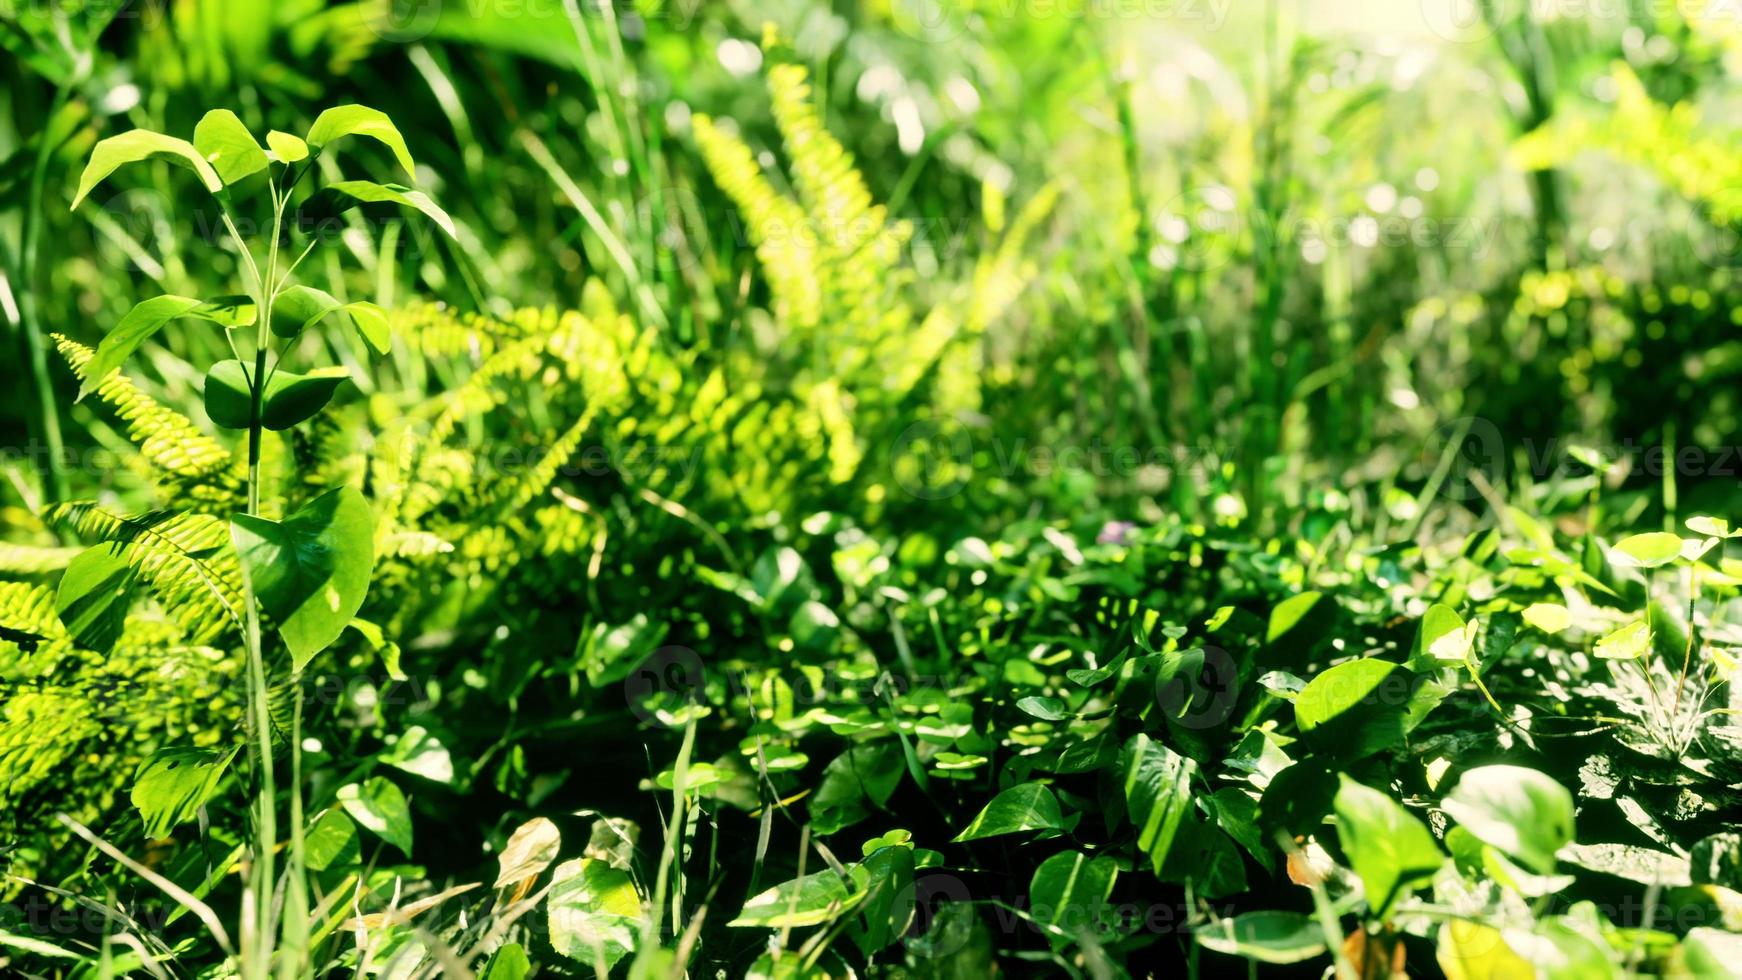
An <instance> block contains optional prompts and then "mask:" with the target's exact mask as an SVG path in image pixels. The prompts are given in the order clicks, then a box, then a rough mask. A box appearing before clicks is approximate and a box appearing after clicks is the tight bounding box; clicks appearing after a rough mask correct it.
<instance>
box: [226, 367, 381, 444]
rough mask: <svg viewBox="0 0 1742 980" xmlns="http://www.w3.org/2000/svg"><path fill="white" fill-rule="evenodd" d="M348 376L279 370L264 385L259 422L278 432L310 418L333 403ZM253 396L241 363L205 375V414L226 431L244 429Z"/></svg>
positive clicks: (333, 371) (337, 371)
mask: <svg viewBox="0 0 1742 980" xmlns="http://www.w3.org/2000/svg"><path fill="white" fill-rule="evenodd" d="M349 378H350V373H349V372H347V371H346V370H345V369H344V368H341V367H330V368H317V369H316V370H314V371H310V372H309V373H308V374H294V373H292V372H290V371H284V370H279V371H275V372H273V373H272V375H271V377H270V378H269V379H268V380H267V382H266V395H265V397H264V398H262V399H261V405H260V422H261V424H262V425H264V426H265V427H266V428H268V429H271V430H273V431H274V432H279V431H282V430H284V429H288V428H290V427H291V426H293V425H296V424H298V423H301V422H305V421H307V420H308V419H310V418H313V417H314V416H315V414H316V413H317V412H319V411H320V410H321V409H323V408H325V407H326V406H327V402H329V401H332V398H333V393H334V392H335V391H337V390H338V387H339V385H341V384H343V383H344V382H345V381H347V380H349ZM252 397H253V395H252V392H250V390H249V387H248V375H247V373H246V372H245V371H244V370H243V367H242V362H240V361H237V360H227V361H219V362H218V363H216V364H214V365H212V369H211V371H209V372H207V374H206V393H205V399H206V414H207V415H208V416H210V417H211V419H212V421H213V422H214V423H216V424H217V425H221V426H223V427H224V428H226V429H246V428H248V426H249V422H250V418H249V417H250V416H251V415H252V414H253V410H254V406H253V402H252Z"/></svg>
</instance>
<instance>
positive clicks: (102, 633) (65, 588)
mask: <svg viewBox="0 0 1742 980" xmlns="http://www.w3.org/2000/svg"><path fill="white" fill-rule="evenodd" d="M136 581H137V573H136V572H135V571H134V569H133V567H132V566H131V565H129V564H128V563H127V558H126V556H125V555H124V554H123V553H122V550H121V547H120V546H119V545H115V544H100V545H97V546H96V547H94V548H91V549H90V550H88V551H86V552H84V553H83V554H81V555H79V556H78V557H77V558H74V559H73V560H72V562H70V563H69V564H68V565H67V570H66V571H65V572H64V573H62V574H61V579H60V590H59V591H58V592H57V593H56V594H55V600H54V605H55V612H57V613H58V614H59V615H60V620H61V622H62V623H64V624H65V625H66V628H67V632H68V633H71V634H72V636H73V639H74V640H75V641H76V642H77V643H78V644H79V646H81V647H84V648H85V649H87V650H95V651H97V652H98V653H108V652H109V651H110V650H111V649H113V648H114V646H115V641H116V640H118V639H120V638H121V628H122V626H123V624H124V623H125V622H126V620H127V607H128V604H129V603H130V602H131V601H132V597H133V586H134V584H135V582H136Z"/></svg>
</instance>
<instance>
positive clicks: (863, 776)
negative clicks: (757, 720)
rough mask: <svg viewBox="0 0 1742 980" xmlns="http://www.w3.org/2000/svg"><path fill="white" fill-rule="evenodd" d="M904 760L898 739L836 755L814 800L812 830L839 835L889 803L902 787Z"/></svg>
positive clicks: (856, 747) (826, 769) (811, 800)
mask: <svg viewBox="0 0 1742 980" xmlns="http://www.w3.org/2000/svg"><path fill="white" fill-rule="evenodd" d="M904 761H905V760H904V759H903V757H902V752H901V746H900V745H899V744H898V743H897V742H896V741H895V740H894V739H883V740H881V741H876V742H867V743H865V744H863V745H856V746H854V747H853V748H850V749H848V750H847V751H845V752H842V753H841V754H840V755H838V756H836V757H835V758H834V759H833V760H832V761H830V762H829V764H828V766H827V767H826V768H824V770H823V778H822V782H821V783H820V784H818V786H817V790H816V793H814V794H813V795H812V796H811V798H810V804H809V809H810V817H811V828H812V831H813V832H814V833H817V834H825V835H826V834H832V833H835V832H837V831H839V830H841V829H843V828H845V827H850V826H852V825H853V824H856V823H858V822H859V821H861V820H863V819H865V818H866V817H867V816H869V815H870V812H871V811H870V808H871V807H872V806H879V807H880V806H882V805H883V804H885V803H887V802H889V798H890V796H892V795H894V793H895V788H896V787H897V786H899V785H900V784H901V774H902V773H903V772H904V771H905V769H904Z"/></svg>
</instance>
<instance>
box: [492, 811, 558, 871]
mask: <svg viewBox="0 0 1742 980" xmlns="http://www.w3.org/2000/svg"><path fill="white" fill-rule="evenodd" d="M561 847H562V833H561V832H560V831H558V830H557V826H556V824H554V823H551V822H550V821H549V820H547V819H545V818H544V817H534V818H533V819H531V820H528V821H527V822H526V823H523V824H521V825H520V826H519V827H518V828H516V829H515V831H514V833H512V834H510V835H509V836H508V843H506V844H504V845H503V846H502V853H501V854H499V855H497V856H496V867H497V872H496V884H495V885H493V886H491V887H494V888H508V887H510V886H512V885H516V884H518V883H520V882H522V881H525V880H526V879H528V878H536V877H538V876H539V875H540V874H542V873H543V872H544V869H545V868H548V867H550V866H551V863H552V862H554V861H555V860H556V855H557V851H558V850H559V849H560V848H561Z"/></svg>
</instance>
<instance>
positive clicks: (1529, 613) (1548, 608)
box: [1524, 602, 1573, 633]
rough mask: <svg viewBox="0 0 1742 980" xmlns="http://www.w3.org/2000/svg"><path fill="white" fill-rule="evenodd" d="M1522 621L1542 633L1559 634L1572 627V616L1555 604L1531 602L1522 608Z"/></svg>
mask: <svg viewBox="0 0 1742 980" xmlns="http://www.w3.org/2000/svg"><path fill="white" fill-rule="evenodd" d="M1524 621H1525V622H1527V623H1529V624H1530V625H1532V626H1534V627H1536V628H1537V629H1539V630H1542V631H1543V632H1544V633H1559V632H1562V631H1564V630H1565V629H1566V628H1567V627H1569V626H1571V625H1573V614H1572V613H1570V612H1568V611H1567V607H1566V606H1563V605H1561V604H1560V603H1557V602H1533V603H1531V604H1530V605H1528V606H1526V607H1524Z"/></svg>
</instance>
